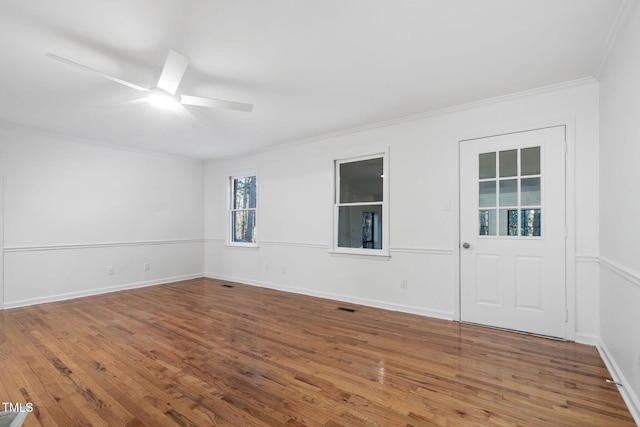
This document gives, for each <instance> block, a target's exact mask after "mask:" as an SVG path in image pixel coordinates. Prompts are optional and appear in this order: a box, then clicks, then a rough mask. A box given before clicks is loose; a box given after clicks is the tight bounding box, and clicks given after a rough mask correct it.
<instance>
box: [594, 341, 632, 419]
mask: <svg viewBox="0 0 640 427" xmlns="http://www.w3.org/2000/svg"><path fill="white" fill-rule="evenodd" d="M596 347H597V349H598V352H599V353H600V357H601V358H602V360H603V361H604V364H605V365H606V366H607V369H608V370H609V373H610V374H611V379H612V380H613V381H615V382H616V383H618V384H619V385H618V386H617V387H618V391H619V392H620V395H621V396H622V399H623V400H624V403H626V404H627V408H628V409H629V412H631V416H632V417H633V419H634V421H635V422H636V424H637V425H640V401H639V400H638V396H636V394H635V393H634V391H633V389H632V388H631V385H630V384H629V381H627V379H626V378H625V376H624V375H623V374H622V370H621V369H620V368H619V366H618V364H617V363H616V361H615V359H614V358H613V357H612V356H611V353H609V350H608V349H607V346H606V345H605V344H604V343H603V342H602V341H601V340H598V344H597V346H596Z"/></svg>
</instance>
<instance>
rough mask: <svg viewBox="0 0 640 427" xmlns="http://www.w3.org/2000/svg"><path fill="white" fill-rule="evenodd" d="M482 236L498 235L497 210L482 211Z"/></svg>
mask: <svg viewBox="0 0 640 427" xmlns="http://www.w3.org/2000/svg"><path fill="white" fill-rule="evenodd" d="M479 219H480V233H479V234H480V236H495V235H496V210H495V209H486V210H481V211H480V217H479Z"/></svg>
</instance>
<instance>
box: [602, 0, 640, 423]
mask: <svg viewBox="0 0 640 427" xmlns="http://www.w3.org/2000/svg"><path fill="white" fill-rule="evenodd" d="M639 47H640V6H639V5H638V2H637V1H634V2H632V3H631V9H630V13H629V15H628V18H627V21H626V23H625V26H624V27H623V28H622V30H621V32H620V33H619V35H618V39H617V42H616V44H615V48H614V49H613V51H612V52H611V54H610V56H609V59H608V61H607V64H606V66H605V68H604V69H603V71H602V73H601V76H600V82H601V94H600V111H601V133H600V194H601V200H600V217H601V218H600V243H601V245H600V262H601V266H602V267H601V277H600V282H601V304H600V310H601V311H600V317H601V328H600V340H601V341H600V348H601V350H602V351H603V353H604V355H605V357H606V358H608V360H609V362H610V363H611V364H612V366H613V368H614V369H615V373H616V374H617V376H618V377H619V378H617V379H618V380H621V381H622V382H623V384H624V387H623V388H621V391H622V393H623V396H624V397H625V398H626V399H627V403H628V404H629V406H630V408H631V409H632V412H634V416H635V417H636V420H637V421H638V422H640V401H639V400H638V396H640V246H639V242H640V227H639V226H638V218H640V127H639V126H640V50H639Z"/></svg>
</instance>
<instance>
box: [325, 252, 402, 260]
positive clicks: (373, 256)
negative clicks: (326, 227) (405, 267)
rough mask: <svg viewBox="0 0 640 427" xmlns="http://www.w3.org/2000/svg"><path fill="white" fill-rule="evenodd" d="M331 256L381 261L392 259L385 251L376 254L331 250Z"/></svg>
mask: <svg viewBox="0 0 640 427" xmlns="http://www.w3.org/2000/svg"><path fill="white" fill-rule="evenodd" d="M329 255H331V256H337V257H345V258H360V259H362V258H369V259H376V260H381V261H386V260H389V259H391V254H389V253H388V252H383V251H376V252H361V251H343V250H330V251H329Z"/></svg>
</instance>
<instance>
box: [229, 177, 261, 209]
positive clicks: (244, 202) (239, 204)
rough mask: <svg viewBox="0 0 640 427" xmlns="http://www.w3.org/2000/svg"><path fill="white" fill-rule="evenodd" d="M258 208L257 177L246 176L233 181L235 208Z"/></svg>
mask: <svg viewBox="0 0 640 427" xmlns="http://www.w3.org/2000/svg"><path fill="white" fill-rule="evenodd" d="M255 207H256V177H255V176H246V177H243V178H235V179H234V180H233V208H234V209H254V208H255Z"/></svg>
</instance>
